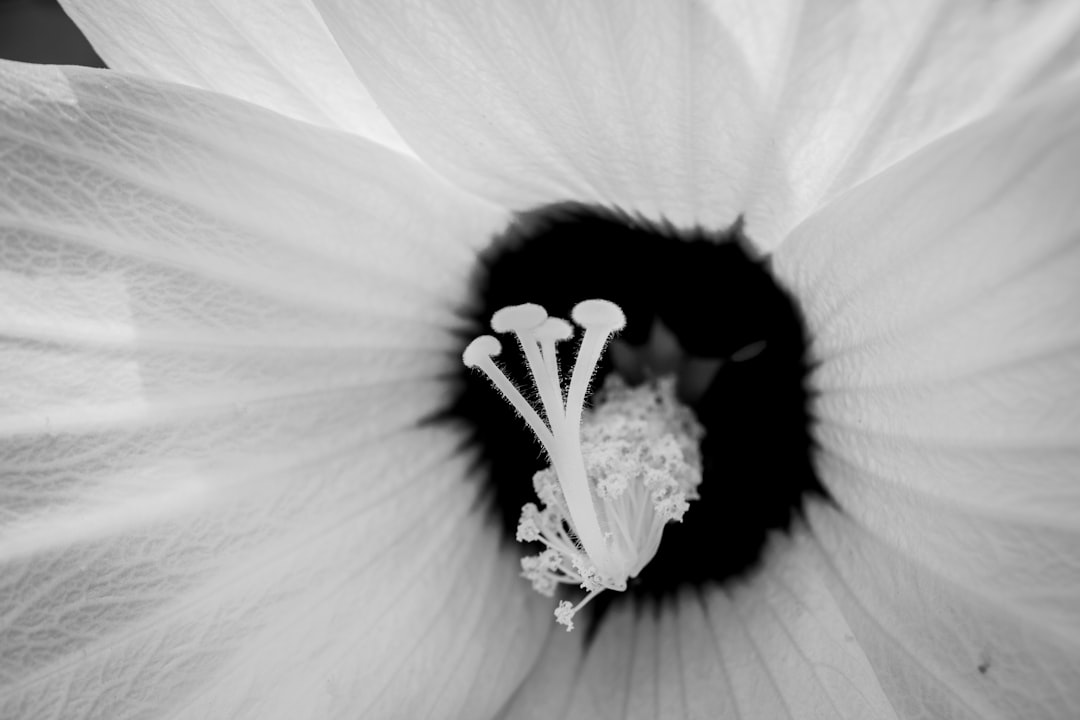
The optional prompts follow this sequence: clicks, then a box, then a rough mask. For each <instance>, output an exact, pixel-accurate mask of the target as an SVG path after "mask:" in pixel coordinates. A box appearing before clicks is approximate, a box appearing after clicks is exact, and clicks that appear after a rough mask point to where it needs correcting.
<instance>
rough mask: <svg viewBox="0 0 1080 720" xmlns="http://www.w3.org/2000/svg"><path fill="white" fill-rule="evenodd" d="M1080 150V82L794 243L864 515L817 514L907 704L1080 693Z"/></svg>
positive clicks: (876, 183) (975, 712)
mask: <svg viewBox="0 0 1080 720" xmlns="http://www.w3.org/2000/svg"><path fill="white" fill-rule="evenodd" d="M1078 166H1080V87H1078V86H1077V85H1075V84H1073V85H1069V86H1067V87H1064V88H1060V89H1058V90H1056V91H1047V92H1045V93H1043V94H1041V95H1039V96H1038V97H1037V98H1035V99H1032V100H1029V101H1028V102H1026V103H1023V104H1020V105H1018V106H1017V107H1016V108H1013V109H1011V110H1010V111H1008V112H1006V113H1001V114H1000V115H998V116H996V117H994V118H992V119H989V120H986V121H983V122H980V123H978V124H976V125H973V126H971V127H970V128H967V129H965V130H963V131H961V132H958V133H956V134H954V135H952V136H949V137H947V138H944V139H942V140H941V141H939V142H937V143H935V144H934V145H933V146H931V147H928V148H926V150H924V151H923V152H920V153H918V154H917V155H915V156H913V157H911V158H910V159H909V160H907V161H905V162H903V163H901V164H899V165H897V166H895V167H894V168H892V169H891V170H889V171H888V172H886V173H884V174H883V175H881V176H880V177H877V178H875V179H874V180H872V181H870V182H867V183H865V184H864V185H862V186H859V187H858V188H856V189H854V190H852V191H851V192H849V193H848V194H845V195H844V196H842V197H841V198H840V199H839V200H837V201H836V202H834V203H832V204H831V205H830V206H828V207H827V208H826V209H824V210H823V211H822V212H821V213H820V214H818V215H816V216H814V217H812V218H811V219H809V220H808V221H807V222H805V223H804V224H803V225H801V226H800V227H799V228H797V229H796V230H795V232H794V233H793V234H792V236H791V237H790V238H789V239H788V240H787V241H786V242H785V244H784V245H783V246H782V247H781V250H780V252H779V253H778V255H777V268H778V272H779V273H780V275H781V276H783V277H785V278H787V279H788V280H789V281H790V282H791V283H792V286H793V287H794V289H795V291H796V292H797V293H798V295H799V296H800V297H802V298H804V307H805V310H806V313H807V315H808V321H809V324H810V326H811V328H812V333H813V336H814V346H813V349H814V353H815V355H816V357H817V358H818V359H819V360H820V362H821V365H820V367H819V369H818V370H817V371H816V373H815V375H814V383H815V385H816V386H817V388H818V389H819V390H820V392H821V395H820V398H819V400H818V402H817V403H816V414H817V416H818V417H819V419H820V423H819V428H818V433H817V434H818V439H819V441H820V442H821V445H822V456H821V459H820V472H821V476H822V478H823V479H824V481H825V482H826V484H827V485H828V488H829V490H830V492H831V493H832V495H833V496H834V497H835V498H836V500H837V502H838V503H839V505H840V506H841V507H842V508H843V510H844V511H845V513H846V516H840V515H837V514H829V515H821V516H819V517H817V518H816V522H815V523H813V527H814V529H815V531H816V535H817V536H818V537H819V539H820V542H821V544H822V546H823V548H825V549H826V552H827V553H828V554H829V556H830V558H831V560H830V561H831V562H832V563H833V565H834V566H835V567H836V569H837V571H838V573H839V575H840V576H842V577H843V580H844V582H843V584H844V586H845V587H846V590H844V594H846V595H847V600H846V601H845V608H846V609H845V613H846V614H847V616H848V618H849V621H850V622H851V623H852V626H853V629H854V633H855V635H856V637H857V638H858V639H859V641H860V642H861V643H862V644H863V646H864V647H865V648H866V651H867V653H868V655H869V656H870V657H871V659H872V661H873V663H874V665H875V668H877V670H878V675H879V677H880V678H881V679H882V683H883V686H884V688H885V690H886V692H887V694H888V695H889V697H890V699H892V700H893V702H894V703H895V704H896V705H897V707H898V709H901V708H902V714H903V715H906V716H919V715H926V716H932V717H939V718H959V717H980V718H985V717H1002V718H1006V717H1008V718H1012V717H1072V716H1074V715H1076V714H1077V713H1078V712H1080V691H1078V690H1077V688H1078V687H1080V686H1078V683H1077V678H1078V677H1080V659H1078V658H1080V606H1078V605H1077V603H1076V598H1077V597H1078V596H1080V561H1078V559H1077V554H1076V548H1077V547H1078V546H1080V527H1078V526H1077V522H1076V517H1077V508H1078V507H1080V483H1078V482H1077V480H1078V476H1077V468H1078V467H1080V454H1078V451H1077V448H1078V447H1080V413H1078V412H1077V408H1080V311H1078V308H1080V282H1078V280H1080V209H1078V206H1077V204H1076V194H1075V189H1076V168H1077V167H1078ZM916 689H918V692H916Z"/></svg>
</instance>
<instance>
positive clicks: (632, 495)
mask: <svg viewBox="0 0 1080 720" xmlns="http://www.w3.org/2000/svg"><path fill="white" fill-rule="evenodd" d="M571 317H572V318H573V320H574V322H575V323H576V324H577V325H579V326H581V327H582V328H584V330H585V335H584V337H583V338H582V340H581V344H580V347H579V349H578V352H577V356H576V358H575V363H574V367H573V369H572V372H571V373H570V381H569V385H568V387H567V388H565V391H564V387H563V383H562V381H561V378H560V374H559V362H558V354H557V351H556V344H557V343H559V342H563V341H565V340H569V339H570V338H571V337H572V336H573V328H572V327H571V326H570V324H569V323H567V322H566V321H565V320H562V319H559V318H551V317H548V314H547V312H546V311H545V310H544V308H542V307H541V306H539V305H534V304H524V305H515V306H511V307H506V308H503V309H501V310H499V311H498V312H496V313H495V314H494V315H493V316H492V319H491V327H492V329H493V330H495V331H496V332H498V333H510V334H513V335H515V336H516V338H517V340H518V342H519V344H520V346H521V349H522V352H523V354H524V356H525V359H526V361H527V363H528V369H529V372H530V374H531V375H532V379H533V384H534V386H535V389H536V391H537V394H538V395H539V397H540V402H541V405H542V410H543V418H541V415H540V413H539V412H537V410H536V409H535V408H534V407H533V406H532V404H530V403H529V402H528V401H527V400H526V399H525V397H524V396H523V395H522V394H521V392H519V391H518V389H517V387H516V386H515V385H514V384H513V382H511V381H510V380H509V379H508V378H507V377H506V375H505V374H504V373H503V372H502V370H501V369H500V368H499V367H498V366H497V365H496V364H495V362H494V360H493V359H492V358H493V357H495V356H497V355H499V354H500V353H501V351H502V347H501V344H500V343H499V341H498V340H497V339H496V338H494V337H492V336H490V335H482V336H480V337H478V338H476V339H475V340H473V341H472V342H471V343H470V344H469V346H468V347H467V348H466V349H465V352H464V354H463V358H462V359H463V361H464V363H465V365H466V366H468V367H471V368H477V369H479V370H481V371H483V372H484V374H485V375H487V377H488V378H489V379H490V380H491V382H492V384H493V385H494V386H495V387H496V388H497V389H498V390H499V391H500V392H501V393H502V394H503V396H504V397H505V398H506V399H507V400H508V401H509V402H510V404H511V405H512V406H513V407H514V409H515V410H516V411H517V412H518V414H519V415H520V416H521V417H522V418H523V419H524V420H525V422H526V424H528V426H529V428H530V429H531V430H532V431H533V434H534V435H536V438H537V439H538V440H539V441H540V443H541V445H543V447H544V449H545V451H546V452H547V455H548V458H549V459H550V463H551V464H550V466H549V467H547V468H545V469H543V470H540V471H539V472H537V473H536V474H535V475H534V477H533V486H534V488H535V490H536V495H537V497H538V498H539V500H540V502H541V505H542V507H538V506H537V505H536V504H534V503H531V502H530V503H526V504H525V505H524V507H523V508H522V512H521V518H520V520H519V522H518V527H517V535H516V537H517V540H518V541H519V542H540V543H542V544H543V545H544V546H545V547H546V549H545V550H544V551H543V552H541V553H540V554H539V555H536V556H533V557H526V558H523V559H522V562H521V566H522V575H523V576H524V577H525V578H526V579H528V580H530V581H532V584H533V588H534V589H536V590H537V591H538V592H540V593H542V594H544V595H547V596H551V595H552V594H553V593H554V590H555V588H556V587H557V586H558V585H560V584H575V585H579V586H580V587H581V588H582V589H583V590H585V591H586V593H587V594H586V596H585V597H584V599H582V600H581V601H580V602H578V603H577V605H573V604H571V603H570V602H567V601H562V602H560V603H559V606H558V608H557V609H556V610H555V617H556V619H557V620H558V622H560V623H562V624H564V625H566V629H567V631H569V630H572V629H573V627H574V623H573V616H574V614H575V613H577V612H578V610H580V609H581V608H582V607H584V606H585V604H586V603H588V602H589V601H590V600H592V599H593V598H594V597H596V595H598V594H599V593H600V592H602V591H604V590H616V591H619V592H621V591H623V590H626V587H627V581H628V580H630V579H632V578H635V577H637V576H638V574H639V573H640V572H641V571H642V569H643V568H644V567H645V566H646V565H647V564H648V563H649V561H651V560H652V559H653V556H655V555H656V552H657V549H658V548H659V547H660V541H661V538H662V535H663V531H664V526H665V525H666V524H667V523H668V522H673V521H674V522H681V521H682V518H683V515H684V514H685V513H686V511H687V509H688V508H689V502H688V501H689V500H695V499H697V498H698V494H697V486H698V485H699V484H700V483H701V455H700V451H699V443H700V441H701V438H702V436H703V435H704V429H703V428H702V427H701V425H700V424H699V423H698V422H697V421H696V419H695V418H694V415H693V413H692V412H691V411H690V410H689V409H688V408H685V407H683V406H681V405H680V404H679V403H678V402H677V401H676V399H675V390H674V387H675V381H674V379H673V378H666V379H663V380H653V381H650V382H649V383H648V384H646V385H642V386H640V387H638V388H634V389H631V388H629V387H627V386H626V385H625V383H623V382H621V381H619V380H618V379H617V378H616V376H614V375H612V376H609V379H608V382H607V383H606V384H605V386H604V389H603V390H602V392H601V393H600V394H599V395H598V397H597V400H596V403H595V407H594V408H593V409H592V410H590V411H588V412H585V410H584V407H585V396H586V393H587V391H588V385H589V382H590V380H591V379H592V376H593V373H594V371H595V370H596V365H597V362H598V361H599V359H600V356H601V354H602V352H603V349H604V346H605V345H606V344H607V342H608V340H609V339H610V338H611V336H612V334H613V333H615V332H618V331H619V330H621V329H622V328H623V326H624V325H625V324H626V318H625V316H624V315H623V312H622V310H621V309H620V308H619V307H618V306H617V305H615V304H614V303H611V302H608V301H606V300H586V301H584V302H581V303H578V304H577V305H576V306H574V308H573V310H572V312H571Z"/></svg>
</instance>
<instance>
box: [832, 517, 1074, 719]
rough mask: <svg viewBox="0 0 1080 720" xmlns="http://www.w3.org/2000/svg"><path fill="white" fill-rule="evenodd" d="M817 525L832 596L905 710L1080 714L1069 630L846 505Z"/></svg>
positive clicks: (1006, 715)
mask: <svg viewBox="0 0 1080 720" xmlns="http://www.w3.org/2000/svg"><path fill="white" fill-rule="evenodd" d="M813 526H814V532H815V535H816V536H817V538H818V539H819V542H820V543H821V546H822V548H823V549H824V551H825V553H827V554H828V555H829V558H830V562H831V563H832V564H833V565H834V567H835V568H836V574H835V576H833V577H830V578H829V582H830V589H831V591H832V594H833V596H834V597H835V598H836V600H837V602H838V604H839V606H840V608H841V609H842V611H843V613H844V617H845V619H846V620H847V622H848V623H849V624H850V626H851V628H852V633H853V635H854V637H855V638H856V639H857V640H858V643H859V644H860V646H861V647H862V648H863V650H864V651H865V653H866V655H867V657H868V658H869V659H870V661H871V663H872V664H873V666H874V670H875V672H876V674H877V677H878V678H879V680H880V682H881V686H882V688H883V689H884V691H885V693H886V695H887V696H888V697H889V700H890V701H891V703H892V705H893V707H895V708H896V711H897V714H898V715H899V716H900V717H909V718H923V717H932V718H941V720H959V719H960V718H963V719H965V720H996V719H999V718H1000V720H1012V718H1048V719H1051V718H1072V717H1076V716H1077V713H1078V711H1080V693H1078V691H1077V688H1078V687H1080V686H1078V685H1077V678H1080V654H1078V652H1077V645H1076V644H1075V641H1074V639H1070V638H1069V637H1068V635H1067V633H1065V634H1063V633H1060V632H1059V631H1058V630H1056V629H1050V630H1047V629H1046V628H1043V627H1038V626H1036V625H1034V624H1033V623H1031V622H1030V620H1031V618H1029V617H1028V616H1027V615H1024V614H1018V613H1017V611H1016V609H1015V608H1007V607H1004V606H1002V605H1001V604H998V603H995V602H993V601H992V600H990V601H988V598H987V597H985V596H984V595H982V594H980V593H979V592H978V591H977V589H976V590H975V591H972V588H970V587H969V586H968V583H967V579H966V578H965V577H964V576H963V575H960V574H953V572H952V570H951V569H950V572H949V573H948V574H942V573H940V572H938V571H937V570H935V569H934V568H932V567H930V566H928V565H927V564H925V563H924V558H922V557H920V556H916V555H914V554H912V553H909V552H907V551H906V550H904V549H900V548H897V547H896V546H895V545H893V544H892V542H891V540H883V539H882V537H881V536H880V535H881V534H880V532H879V530H878V529H877V528H873V527H866V526H864V525H863V524H862V523H861V522H860V521H857V520H852V519H850V518H848V517H846V516H844V515H843V514H840V513H836V512H830V513H821V514H817V513H816V512H815V517H814V522H813ZM984 553H986V554H988V555H993V554H994V553H995V548H994V547H993V546H988V547H986V548H985V549H984ZM1073 555H1074V557H1075V545H1074V546H1073ZM1034 591H1035V592H1037V591H1038V590H1037V589H1035V590H1034ZM1071 601H1072V602H1073V603H1074V604H1075V595H1074V596H1073V598H1072V600H1071Z"/></svg>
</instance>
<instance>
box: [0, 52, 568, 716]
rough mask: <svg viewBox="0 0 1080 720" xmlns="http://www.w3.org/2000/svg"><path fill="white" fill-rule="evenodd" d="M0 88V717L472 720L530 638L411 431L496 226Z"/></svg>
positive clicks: (371, 177) (121, 105) (352, 153)
mask: <svg viewBox="0 0 1080 720" xmlns="http://www.w3.org/2000/svg"><path fill="white" fill-rule="evenodd" d="M0 72H2V74H3V75H2V82H0V156H2V158H3V162H2V163H0V188H2V191H0V343H2V344H3V352H2V353H0V358H2V360H0V362H2V363H3V365H2V366H0V466H2V467H3V473H4V482H3V483H2V487H0V609H2V612H3V619H2V621H0V648H3V651H2V653H0V716H2V717H33V718H54V717H56V718H59V717H64V718H109V720H120V719H122V718H129V717H146V716H154V717H200V718H201V717H230V718H244V717H252V718H260V719H262V718H274V717H282V718H290V719H292V718H303V717H326V716H332V715H334V714H335V713H349V714H351V715H353V716H357V715H362V714H363V713H364V712H374V713H376V714H382V716H388V715H387V714H386V713H387V710H386V709H387V708H392V709H393V710H394V712H402V713H405V714H406V715H408V716H415V715H414V714H412V713H421V712H424V711H426V710H427V709H428V708H429V705H430V704H431V703H434V702H438V703H439V704H440V707H441V708H444V709H446V710H447V711H448V712H449V713H451V714H453V713H455V712H459V713H460V714H462V715H463V716H466V717H477V716H482V715H484V714H486V713H489V712H491V710H492V709H493V708H495V707H498V706H499V705H500V704H501V703H502V702H503V701H504V699H505V696H506V695H507V694H508V693H509V692H510V691H511V690H512V689H513V688H514V687H515V686H516V685H517V683H518V679H519V677H520V676H521V675H522V674H523V673H524V672H525V671H526V669H527V667H528V664H529V663H530V662H531V661H532V658H533V655H534V654H535V653H537V652H539V650H540V645H541V642H542V639H543V636H544V634H545V633H546V632H547V631H548V629H549V623H548V618H547V617H546V615H547V613H544V612H537V611H536V608H535V607H530V606H529V603H531V602H533V600H531V599H530V598H529V597H528V594H527V593H526V589H525V588H522V587H521V583H520V582H518V578H516V577H515V574H514V572H513V567H514V562H515V560H514V558H513V557H510V556H509V555H508V553H507V551H506V550H504V549H502V548H500V546H499V543H498V542H497V540H496V537H497V533H496V532H495V530H494V529H493V528H490V527H487V526H485V525H484V524H483V523H482V522H481V521H480V519H479V517H480V516H479V515H478V513H479V509H478V506H477V497H476V493H477V492H478V487H477V486H476V485H473V484H469V483H468V482H466V480H465V478H466V477H467V476H468V475H469V472H470V471H469V462H470V459H469V458H467V457H460V456H459V455H458V452H459V448H458V443H459V442H460V438H459V437H457V436H456V435H455V433H453V432H452V431H449V430H446V429H441V430H436V429H433V428H427V427H426V426H425V425H424V424H423V422H422V420H423V419H424V418H425V417H426V416H427V415H429V414H431V413H433V412H435V411H437V410H438V409H439V408H440V406H441V403H442V402H443V401H444V400H445V392H447V387H446V383H445V381H444V380H443V379H442V378H441V377H440V376H441V375H443V374H444V373H446V372H447V371H448V369H449V368H451V367H453V366H454V365H453V364H454V363H455V362H456V358H455V357H453V354H452V351H453V348H454V347H455V343H454V342H453V340H452V339H451V332H452V331H453V327H454V322H455V321H454V317H453V315H452V313H451V310H450V308H451V307H452V305H453V304H455V303H458V302H460V301H461V299H462V298H461V297H460V295H461V293H462V292H463V290H464V288H465V286H466V280H465V278H466V277H467V274H468V273H469V272H470V270H471V266H472V264H473V262H474V257H473V252H474V248H475V247H476V246H478V245H482V244H483V243H484V242H485V239H486V236H487V234H489V233H490V232H491V231H492V230H493V229H494V228H496V227H497V226H498V224H499V223H500V222H501V221H502V219H503V212H502V211H500V210H497V209H495V208H493V207H492V206H490V205H488V204H486V203H485V202H483V201H480V200H477V199H476V198H473V197H470V196H468V195H465V194H464V193H462V192H460V191H458V190H456V189H454V188H452V187H450V186H449V185H447V184H446V183H445V182H444V181H442V180H441V179H439V178H438V177H437V176H435V175H433V174H432V173H430V172H429V171H428V170H427V169H426V168H425V167H424V166H422V165H420V164H419V163H416V162H415V161H412V160H409V159H407V158H405V157H403V156H401V155H399V154H397V153H394V152H392V151H390V150H387V149H385V148H383V147H381V146H379V145H377V144H374V143H371V142H367V141H364V140H361V139H358V138H355V137H352V136H349V135H346V134H344V133H339V132H334V131H329V130H320V129H317V128H315V127H314V126H311V125H307V124H304V123H299V122H296V121H292V120H288V119H286V118H284V117H282V116H280V115H276V114H274V113H271V112H268V111H265V110H261V109H259V108H257V107H255V106H253V105H249V104H247V103H242V102H239V101H235V100H230V99H227V98H225V97H223V96H220V95H215V94H212V93H207V92H204V91H199V90H193V89H188V88H184V87H181V86H176V85H171V84H168V83H161V82H156V81H151V80H146V79H138V78H134V77H130V76H126V75H122V74H117V73H105V72H97V71H85V70H78V69H72V68H34V67H31V66H22V65H17V64H10V63H8V64H4V65H2V66H0ZM507 628H511V629H512V632H507ZM448 655H449V656H452V657H453V660H454V662H453V663H447V662H446V661H447V659H448ZM478 677H483V678H486V679H487V680H486V682H485V684H484V685H483V687H480V688H473V687H472V682H473V680H474V679H475V678H478ZM419 683H423V684H424V686H425V687H426V688H427V689H428V690H430V691H431V692H430V693H425V694H420V693H417V692H416V688H417V686H418V684H419ZM410 703H411V704H410Z"/></svg>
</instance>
